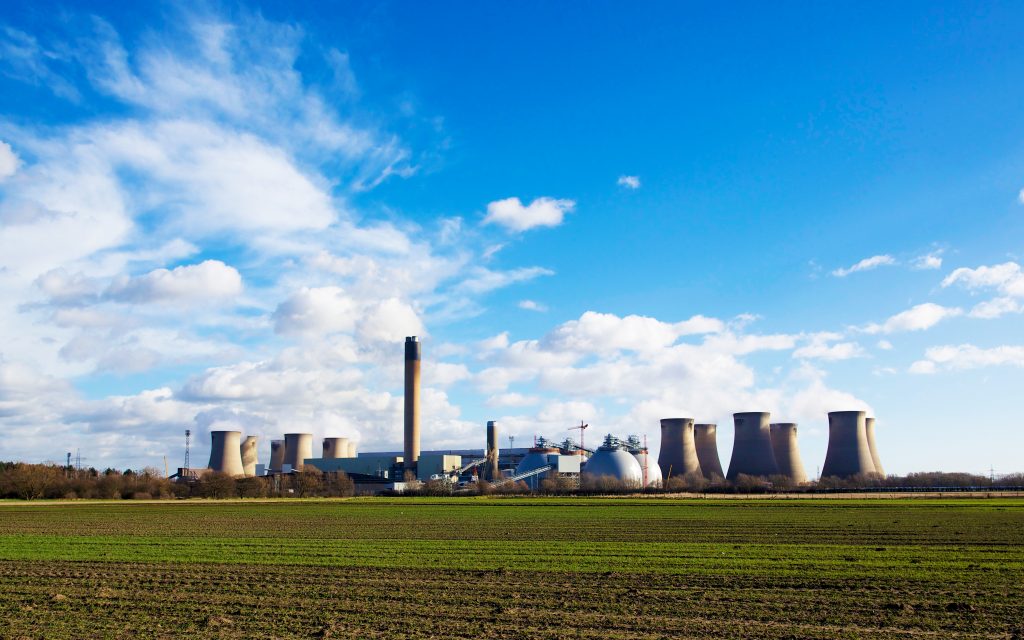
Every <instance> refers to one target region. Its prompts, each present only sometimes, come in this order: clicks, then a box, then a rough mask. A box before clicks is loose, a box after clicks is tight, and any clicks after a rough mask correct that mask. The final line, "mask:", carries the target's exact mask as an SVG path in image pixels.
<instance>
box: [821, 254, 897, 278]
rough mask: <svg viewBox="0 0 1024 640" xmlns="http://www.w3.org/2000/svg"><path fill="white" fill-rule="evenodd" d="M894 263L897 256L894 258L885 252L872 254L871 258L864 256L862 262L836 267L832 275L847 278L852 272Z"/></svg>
mask: <svg viewBox="0 0 1024 640" xmlns="http://www.w3.org/2000/svg"><path fill="white" fill-rule="evenodd" d="M894 264H896V258H893V257H892V256H890V255H884V254H883V255H877V256H871V257H870V258H864V259H863V260H861V261H860V262H858V263H857V264H855V265H853V266H850V267H846V268H840V269H836V270H834V271H833V272H832V275H834V276H835V277H837V278H845V277H846V276H848V275H850V274H851V273H857V272H858V271H870V270H871V269H877V268H878V267H884V266H889V265H894Z"/></svg>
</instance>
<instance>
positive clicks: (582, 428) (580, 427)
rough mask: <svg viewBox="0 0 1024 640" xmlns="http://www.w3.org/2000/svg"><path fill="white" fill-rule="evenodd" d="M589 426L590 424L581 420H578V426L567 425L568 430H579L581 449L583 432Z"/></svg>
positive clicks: (581, 446) (581, 447)
mask: <svg viewBox="0 0 1024 640" xmlns="http://www.w3.org/2000/svg"><path fill="white" fill-rule="evenodd" d="M589 426H590V425H589V424H583V421H582V420H580V426H578V427H569V431H575V430H576V429H579V430H580V449H583V444H584V443H583V432H584V431H586V430H587V427H589ZM584 450H585V449H584Z"/></svg>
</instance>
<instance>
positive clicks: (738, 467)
mask: <svg viewBox="0 0 1024 640" xmlns="http://www.w3.org/2000/svg"><path fill="white" fill-rule="evenodd" d="M769 415H770V414H769V413H768V412H767V411H754V412H748V413H734V414H732V419H733V423H734V424H735V425H736V437H735V439H734V440H733V444H732V459H731V460H729V473H728V475H726V476H725V477H726V479H727V480H735V479H736V477H737V476H739V475H740V474H741V473H743V474H746V475H748V476H764V477H767V476H771V475H775V474H777V473H778V472H779V468H778V466H777V465H776V464H775V453H774V452H773V451H772V433H771V428H770V427H769V426H768V419H769Z"/></svg>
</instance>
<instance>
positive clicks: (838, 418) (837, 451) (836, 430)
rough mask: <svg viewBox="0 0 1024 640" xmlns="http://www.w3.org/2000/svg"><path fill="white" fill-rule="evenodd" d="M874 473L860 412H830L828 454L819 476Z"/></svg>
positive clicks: (847, 475)
mask: <svg viewBox="0 0 1024 640" xmlns="http://www.w3.org/2000/svg"><path fill="white" fill-rule="evenodd" d="M874 472H875V463H874V461H873V460H872V459H871V448H870V446H869V445H868V435H867V425H866V416H865V413H864V412H863V411H832V412H830V413H829V414H828V451H827V452H826V454H825V464H824V465H822V467H821V477H822V478H829V477H837V478H849V477H851V476H856V475H866V474H869V473H874Z"/></svg>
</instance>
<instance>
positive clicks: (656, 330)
mask: <svg viewBox="0 0 1024 640" xmlns="http://www.w3.org/2000/svg"><path fill="white" fill-rule="evenodd" d="M292 5H293V3H268V4H263V5H236V4H209V5H205V6H204V7H203V8H201V9H194V10H188V11H185V10H183V9H181V8H179V7H176V6H174V5H171V4H160V3H147V4H145V5H144V6H143V7H141V8H139V9H133V11H131V12H128V11H125V10H124V9H123V7H122V6H121V3H92V4H91V6H89V7H82V6H80V5H78V4H77V3H76V4H73V5H67V4H63V5H62V4H54V5H47V4H45V3H5V5H4V7H3V8H2V9H0V141H2V142H3V145H2V146H0V300H2V302H0V326H2V327H3V329H2V331H0V430H2V433H3V436H4V437H3V438H2V440H0V459H7V458H19V459H28V460H47V459H50V460H55V459H59V458H60V457H61V456H62V454H63V452H64V451H65V450H68V449H72V450H73V449H76V448H81V449H82V451H83V456H86V457H87V458H89V459H90V461H91V462H93V463H94V464H101V465H106V464H111V465H116V466H121V467H124V466H133V467H141V466H145V465H156V466H160V465H162V457H163V456H164V455H167V456H168V458H169V460H170V461H171V464H172V465H173V464H175V462H179V463H180V458H181V454H182V452H181V442H180V441H181V439H182V438H181V432H182V431H183V430H184V429H186V428H192V429H193V430H195V431H197V432H198V433H199V434H200V442H201V444H200V445H199V448H198V449H197V455H199V456H200V457H201V456H202V455H204V454H203V452H204V451H205V449H204V447H205V440H204V438H205V437H206V432H207V431H208V430H210V429H216V428H239V429H242V430H243V431H245V432H247V433H256V434H259V435H260V436H262V438H263V445H262V447H263V449H264V450H263V451H262V455H263V456H264V457H266V456H267V455H268V454H269V445H268V443H267V441H268V440H269V439H270V438H272V437H278V436H279V434H280V433H283V432H284V431H290V430H297V429H299V430H307V429H308V430H311V431H313V432H314V433H316V434H317V435H318V436H323V435H346V436H351V437H354V438H357V439H359V440H360V441H361V446H362V449H363V450H371V449H394V448H398V445H399V443H400V440H401V438H400V425H401V395H400V392H401V388H400V374H401V370H400V367H401V361H400V354H401V341H402V339H403V337H404V336H405V335H408V334H410V333H419V334H422V335H423V336H424V351H425V354H424V355H425V359H426V363H427V369H426V371H425V385H426V390H425V416H424V418H425V429H424V433H425V435H424V445H425V446H426V447H435V446H436V447H444V446H473V445H480V444H482V440H483V424H484V422H485V421H486V420H488V419H497V420H499V421H501V423H502V425H503V430H504V431H505V432H506V433H513V434H515V435H516V436H517V438H523V439H529V438H531V437H532V436H533V435H534V434H541V435H546V436H548V437H552V438H557V439H561V438H564V437H566V436H567V435H569V433H568V432H567V431H566V429H567V428H568V427H569V426H570V425H571V424H574V423H578V421H579V420H585V421H587V422H589V423H590V424H592V425H593V426H594V429H596V430H597V431H600V432H601V433H606V432H613V433H619V434H623V435H624V434H626V433H640V434H647V436H648V438H649V439H650V440H651V442H652V444H653V445H654V447H656V446H657V445H656V443H657V434H658V426H657V424H658V423H657V420H658V418H661V417H672V416H676V415H684V416H692V417H695V418H697V419H698V420H699V421H717V422H719V423H720V424H725V425H727V424H728V422H729V420H730V414H731V413H732V412H734V411H749V410H770V411H772V414H773V417H774V418H776V419H778V420H779V421H795V422H799V423H800V424H801V431H800V434H801V440H800V441H801V446H802V449H803V457H804V460H805V462H806V463H807V465H808V471H809V473H810V474H811V475H813V474H814V471H815V468H816V466H817V465H820V464H821V461H822V460H823V458H824V451H825V445H826V431H827V429H826V420H825V412H826V411H828V410H839V409H848V408H865V409H868V410H870V411H872V412H873V413H874V414H875V415H877V417H878V425H879V426H878V430H879V432H878V441H879V445H880V447H881V448H882V457H883V462H884V463H885V465H886V467H887V470H888V471H890V472H899V473H902V472H908V471H913V470H933V469H945V470H967V471H975V472H987V471H988V470H989V468H990V467H992V468H994V469H995V470H996V472H997V473H1000V472H1004V473H1005V472H1011V471H1020V470H1021V469H1020V463H1019V455H1017V453H1018V452H1019V451H1020V448H1021V445H1022V444H1024V436H1022V435H1021V434H1020V432H1019V430H1017V429H1015V428H1013V427H1012V426H1009V425H1007V424H1006V423H1005V418H1004V417H1003V416H1005V415H1012V412H1013V411H1014V410H1015V409H1016V407H1015V400H1016V399H1017V396H1018V395H1019V391H1018V389H1020V388H1021V383H1022V382H1024V375H1022V372H1024V370H1022V367H1024V339H1022V332H1021V328H1022V323H1021V318H1022V316H1021V313H1022V309H1024V275H1022V273H1021V267H1020V262H1021V259H1022V257H1021V251H1022V247H1021V241H1022V238H1024V149H1022V145H1021V140H1024V136H1022V134H1024V131H1022V129H1024V122H1022V121H1021V119H1020V118H1019V117H1018V114H1019V113H1020V112H1021V108H1022V106H1024V105H1022V101H1024V87H1022V86H1021V84H1020V82H1019V75H1020V69H1021V68H1024V44H1021V41H1020V38H1019V25H1020V24H1021V20H1022V18H1024V15H1022V14H1024V10H1022V9H1021V7H1020V6H1019V5H1014V4H1009V3H1007V4H998V3H986V4H984V5H976V6H972V5H968V4H966V3H949V4H944V5H935V4H934V3H929V4H925V3H900V4H899V5H896V6H892V5H883V4H870V3H846V4H842V3H830V4H828V5H824V4H820V3H785V4H781V5H776V6H771V7H767V6H764V5H763V4H759V3H746V4H733V5H729V6H722V5H721V4H720V3H708V4H695V3H692V4H684V3H654V2H652V3H643V4H642V5H640V6H627V5H626V4H624V3H588V4H587V5H586V6H585V7H584V6H578V5H557V4H551V3H468V2H467V3H446V4H431V3H392V4H389V3H345V4H343V5H338V6H329V7H328V6H323V5H321V4H307V5H303V6H299V7H296V6H292ZM721 431H722V435H721V441H720V445H721V449H722V451H721V457H722V458H723V460H724V461H727V460H728V454H729V449H730V446H731V434H730V433H729V432H730V429H722V430H721ZM519 441H520V442H522V441H523V440H519Z"/></svg>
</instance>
